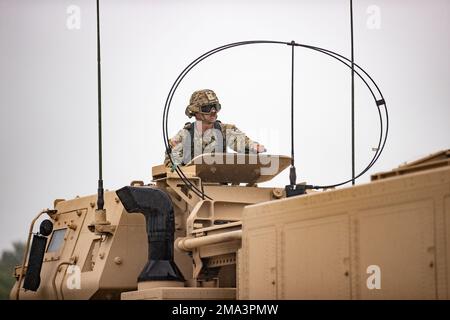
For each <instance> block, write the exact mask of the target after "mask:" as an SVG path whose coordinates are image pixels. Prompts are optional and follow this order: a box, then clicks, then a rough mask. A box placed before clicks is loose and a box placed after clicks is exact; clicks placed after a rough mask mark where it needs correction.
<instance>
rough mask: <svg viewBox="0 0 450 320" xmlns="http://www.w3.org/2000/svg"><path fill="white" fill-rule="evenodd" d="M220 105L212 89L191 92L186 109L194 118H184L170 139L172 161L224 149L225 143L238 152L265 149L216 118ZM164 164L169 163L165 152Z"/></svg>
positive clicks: (256, 151) (224, 150) (176, 161)
mask: <svg viewBox="0 0 450 320" xmlns="http://www.w3.org/2000/svg"><path fill="white" fill-rule="evenodd" d="M220 109H221V105H220V103H219V99H217V96H216V94H215V93H214V91H212V90H208V89H204V90H199V91H195V92H194V93H193V94H192V96H191V100H190V102H189V105H188V106H187V107H186V111H185V113H186V115H187V116H188V117H189V118H191V117H192V116H194V117H195V119H196V121H195V122H192V123H190V122H187V123H186V124H185V126H184V128H183V129H181V130H180V131H178V133H177V134H176V135H175V136H174V137H173V138H172V139H170V140H169V144H170V147H171V150H172V153H171V155H172V161H173V163H174V165H185V164H187V163H188V162H189V161H190V160H192V159H193V158H194V157H195V156H197V155H200V154H203V153H215V152H217V153H226V150H227V147H229V148H231V149H233V150H234V151H236V152H238V153H244V152H245V153H249V152H250V153H260V152H265V151H266V149H265V148H264V146H263V145H262V144H259V143H258V142H256V141H253V140H251V139H250V138H249V137H247V136H246V135H245V133H244V132H242V131H241V130H239V129H238V128H236V126H235V125H233V124H224V123H221V122H220V121H219V120H217V113H218V112H219V111H220ZM191 155H192V156H191ZM164 164H165V165H166V166H171V163H170V160H169V156H168V155H167V153H166V159H165V161H164Z"/></svg>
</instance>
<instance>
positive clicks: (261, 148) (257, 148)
mask: <svg viewBox="0 0 450 320" xmlns="http://www.w3.org/2000/svg"><path fill="white" fill-rule="evenodd" d="M255 151H256V152H257V153H261V152H266V151H267V150H266V147H264V146H263V145H262V144H258V145H256V147H255Z"/></svg>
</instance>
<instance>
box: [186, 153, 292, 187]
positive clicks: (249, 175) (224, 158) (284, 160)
mask: <svg viewBox="0 0 450 320" xmlns="http://www.w3.org/2000/svg"><path fill="white" fill-rule="evenodd" d="M290 161H291V158H290V157H287V156H281V155H267V154H237V153H228V154H222V153H218V154H202V155H199V156H197V157H195V158H194V159H192V161H191V162H189V163H188V164H187V165H186V166H185V167H186V168H189V167H193V166H195V174H196V176H197V177H200V178H201V179H202V181H203V182H224V183H225V182H226V183H260V182H265V181H269V180H271V179H273V178H274V177H275V176H277V175H278V174H279V173H280V172H282V171H283V170H284V169H286V168H287V167H288V166H289V164H290ZM182 169H183V168H182Z"/></svg>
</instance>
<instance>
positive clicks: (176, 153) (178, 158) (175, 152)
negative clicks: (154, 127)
mask: <svg viewBox="0 0 450 320" xmlns="http://www.w3.org/2000/svg"><path fill="white" fill-rule="evenodd" d="M184 136H185V130H184V129H181V130H180V131H178V133H177V134H176V135H175V136H174V137H173V138H171V139H169V144H170V148H171V149H172V152H171V156H172V161H173V163H174V164H175V165H180V164H181V163H182V162H183V137H184ZM164 165H165V166H166V167H171V166H172V164H171V162H170V159H169V155H168V154H167V151H166V152H165V159H164Z"/></svg>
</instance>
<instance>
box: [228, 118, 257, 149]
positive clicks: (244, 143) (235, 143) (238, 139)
mask: <svg viewBox="0 0 450 320" xmlns="http://www.w3.org/2000/svg"><path fill="white" fill-rule="evenodd" d="M223 126H224V129H225V134H226V143H227V146H228V147H230V148H231V149H233V150H234V151H236V152H238V153H244V152H245V151H246V150H250V152H264V151H266V149H265V147H264V146H263V145H262V144H260V143H259V142H257V141H253V140H252V139H250V138H249V137H248V136H247V135H246V134H245V133H244V132H242V131H241V130H239V129H238V128H237V127H236V126H235V125H233V124H224V125H223Z"/></svg>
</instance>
